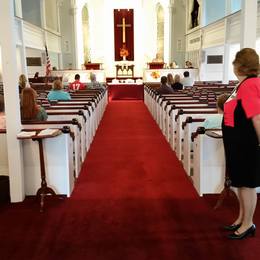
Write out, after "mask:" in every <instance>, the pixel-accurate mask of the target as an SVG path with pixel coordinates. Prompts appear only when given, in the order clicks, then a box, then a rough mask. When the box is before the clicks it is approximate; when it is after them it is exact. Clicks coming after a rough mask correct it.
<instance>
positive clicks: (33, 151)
mask: <svg viewBox="0 0 260 260" xmlns="http://www.w3.org/2000/svg"><path fill="white" fill-rule="evenodd" d="M37 130H42V129H39V128H30V129H27V131H37ZM61 130H62V131H63V134H61V135H59V136H57V137H53V138H47V139H44V140H43V153H44V160H45V171H46V181H47V184H48V186H49V187H50V188H52V189H53V190H54V191H55V193H56V194H64V195H66V196H67V197H70V195H71V193H72V191H73V188H74V182H75V179H74V165H73V146H74V145H73V135H72V134H71V133H70V130H69V128H63V129H61ZM21 142H22V143H23V144H22V147H23V165H24V183H25V194H26V195H36V192H37V190H38V189H39V187H41V171H40V158H39V146H38V142H36V141H33V140H32V139H23V140H21Z"/></svg>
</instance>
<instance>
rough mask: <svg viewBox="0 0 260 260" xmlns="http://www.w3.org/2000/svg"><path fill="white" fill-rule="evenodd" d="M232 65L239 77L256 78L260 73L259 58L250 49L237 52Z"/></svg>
mask: <svg viewBox="0 0 260 260" xmlns="http://www.w3.org/2000/svg"><path fill="white" fill-rule="evenodd" d="M233 65H234V67H235V69H236V70H237V73H238V74H239V75H240V76H250V75H256V76H258V74H259V72H260V66H259V56H258V54H257V53H256V51H255V50H254V49H251V48H244V49H242V50H240V51H239V52H237V54H236V57H235V60H234V61H233Z"/></svg>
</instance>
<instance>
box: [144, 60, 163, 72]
mask: <svg viewBox="0 0 260 260" xmlns="http://www.w3.org/2000/svg"><path fill="white" fill-rule="evenodd" d="M147 64H148V68H149V69H150V70H153V69H163V67H164V64H165V63H164V62H149V63H147Z"/></svg>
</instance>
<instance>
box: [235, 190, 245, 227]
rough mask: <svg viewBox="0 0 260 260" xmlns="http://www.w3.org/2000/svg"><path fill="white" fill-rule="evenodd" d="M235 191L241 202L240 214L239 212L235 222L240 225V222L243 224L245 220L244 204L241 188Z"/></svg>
mask: <svg viewBox="0 0 260 260" xmlns="http://www.w3.org/2000/svg"><path fill="white" fill-rule="evenodd" d="M235 193H236V195H237V199H238V202H239V214H238V217H237V219H236V220H235V222H234V223H233V224H234V225H238V224H241V223H242V222H243V216H244V204H243V202H242V194H241V188H237V189H236V192H235Z"/></svg>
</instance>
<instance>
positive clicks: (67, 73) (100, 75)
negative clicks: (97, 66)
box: [51, 70, 106, 83]
mask: <svg viewBox="0 0 260 260" xmlns="http://www.w3.org/2000/svg"><path fill="white" fill-rule="evenodd" d="M91 73H93V74H95V75H96V79H97V81H98V82H101V83H105V82H106V75H105V71H104V70H52V71H51V76H52V77H62V81H63V83H65V82H73V81H74V80H75V79H74V77H75V75H76V74H79V75H80V81H81V82H83V83H88V82H90V74H91Z"/></svg>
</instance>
